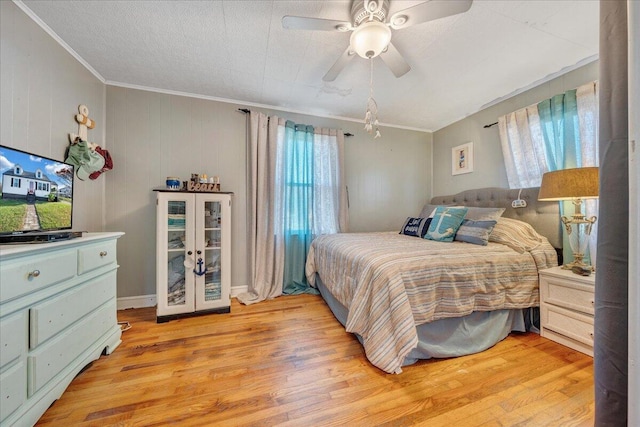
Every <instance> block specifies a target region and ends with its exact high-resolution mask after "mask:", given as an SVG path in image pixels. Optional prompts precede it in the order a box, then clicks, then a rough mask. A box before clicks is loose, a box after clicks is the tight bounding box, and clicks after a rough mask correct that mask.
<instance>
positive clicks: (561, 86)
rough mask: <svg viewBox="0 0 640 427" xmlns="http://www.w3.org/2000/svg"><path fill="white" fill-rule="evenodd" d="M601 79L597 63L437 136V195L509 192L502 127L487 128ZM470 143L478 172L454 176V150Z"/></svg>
mask: <svg viewBox="0 0 640 427" xmlns="http://www.w3.org/2000/svg"><path fill="white" fill-rule="evenodd" d="M597 79H598V61H595V62H592V63H590V64H587V65H584V66H582V67H580V68H578V69H576V70H573V71H571V72H569V73H567V74H563V75H561V76H559V77H556V78H555V79H552V80H550V81H548V82H546V83H543V84H541V85H539V86H536V87H534V88H532V89H529V90H527V91H525V92H523V93H521V94H519V95H516V96H514V97H512V98H509V99H507V100H505V101H502V102H500V103H498V104H496V105H493V106H491V107H488V108H485V109H484V110H482V111H479V112H477V113H475V114H473V115H471V116H469V117H467V118H465V119H463V120H460V121H458V122H456V123H453V124H451V125H449V126H447V127H445V128H442V129H440V130H438V131H436V132H434V133H433V178H432V179H433V194H434V195H446V194H454V193H457V192H459V191H463V190H468V189H471V188H482V187H502V188H508V186H509V185H508V182H507V174H506V171H505V167H504V159H503V157H502V148H501V145H500V136H499V134H498V126H497V125H496V126H492V127H490V128H488V129H485V128H484V127H483V126H484V125H487V124H491V123H495V122H497V121H498V117H499V116H502V115H505V114H507V113H510V112H512V111H515V110H518V109H520V108H524V107H526V106H529V105H532V104H536V103H538V102H539V101H542V100H544V99H547V98H551V97H552V96H554V95H556V94H559V93H562V92H564V91H567V90H570V89H575V88H576V87H578V86H581V85H583V84H585V83H588V82H590V81H594V80H597ZM466 142H473V149H474V155H475V156H474V171H473V172H471V173H467V174H462V175H452V174H451V149H452V148H453V147H456V146H458V145H460V144H464V143H466Z"/></svg>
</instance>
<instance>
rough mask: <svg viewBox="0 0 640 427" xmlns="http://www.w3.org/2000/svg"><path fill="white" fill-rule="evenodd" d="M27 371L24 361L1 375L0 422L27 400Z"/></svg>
mask: <svg viewBox="0 0 640 427" xmlns="http://www.w3.org/2000/svg"><path fill="white" fill-rule="evenodd" d="M26 379H27V370H26V369H25V364H24V361H22V362H20V363H18V364H17V365H15V366H12V367H11V368H10V369H8V370H7V371H6V372H3V373H2V374H0V397H1V398H2V402H1V403H0V422H2V421H3V420H4V419H5V418H7V417H8V416H9V415H11V414H12V413H13V411H15V410H16V409H18V408H19V407H20V405H22V404H23V403H24V402H25V401H26V400H27V387H25V380H26Z"/></svg>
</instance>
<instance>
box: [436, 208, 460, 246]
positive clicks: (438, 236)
mask: <svg viewBox="0 0 640 427" xmlns="http://www.w3.org/2000/svg"><path fill="white" fill-rule="evenodd" d="M445 216H451V214H450V213H449V208H446V209H445V210H444V211H443V212H442V214H441V215H440V220H439V221H438V224H437V225H436V227H435V231H433V232H431V236H433V237H435V238H436V239H442V238H443V237H448V236H450V235H452V234H454V233H455V231H454V230H453V228H451V227H449V228H447V229H445V230H444V233H441V232H440V225H442V220H443V219H444V217H445Z"/></svg>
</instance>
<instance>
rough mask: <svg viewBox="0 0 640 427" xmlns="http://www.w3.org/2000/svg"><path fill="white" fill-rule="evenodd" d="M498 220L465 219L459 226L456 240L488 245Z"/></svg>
mask: <svg viewBox="0 0 640 427" xmlns="http://www.w3.org/2000/svg"><path fill="white" fill-rule="evenodd" d="M496 223H497V221H474V220H471V219H465V220H464V221H462V225H461V226H460V228H458V232H457V233H456V237H455V239H454V240H458V241H460V242H467V243H473V244H474V245H482V246H486V245H487V243H488V242H489V235H490V234H491V231H492V230H493V227H495V226H496Z"/></svg>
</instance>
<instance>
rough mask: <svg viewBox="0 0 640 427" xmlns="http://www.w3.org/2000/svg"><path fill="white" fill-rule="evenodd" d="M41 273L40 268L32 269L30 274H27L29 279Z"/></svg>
mask: <svg viewBox="0 0 640 427" xmlns="http://www.w3.org/2000/svg"><path fill="white" fill-rule="evenodd" d="M39 275H40V270H33V271H30V272H29V274H28V275H27V277H28V279H29V280H31V279H33V278H34V277H38V276H39Z"/></svg>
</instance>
